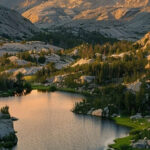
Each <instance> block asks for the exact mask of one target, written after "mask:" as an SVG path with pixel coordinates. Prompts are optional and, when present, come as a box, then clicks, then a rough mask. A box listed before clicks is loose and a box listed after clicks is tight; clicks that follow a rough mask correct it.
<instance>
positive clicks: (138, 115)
mask: <svg viewBox="0 0 150 150" xmlns="http://www.w3.org/2000/svg"><path fill="white" fill-rule="evenodd" d="M141 118H142V115H141V114H140V113H137V114H136V115H134V116H131V117H130V119H131V120H135V119H141Z"/></svg>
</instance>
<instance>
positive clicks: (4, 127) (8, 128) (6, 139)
mask: <svg viewBox="0 0 150 150" xmlns="http://www.w3.org/2000/svg"><path fill="white" fill-rule="evenodd" d="M17 141H18V140H17V137H16V135H15V130H14V127H13V121H12V119H11V117H10V115H9V114H3V113H2V112H0V145H1V146H2V147H7V148H10V147H13V146H14V145H16V144H17Z"/></svg>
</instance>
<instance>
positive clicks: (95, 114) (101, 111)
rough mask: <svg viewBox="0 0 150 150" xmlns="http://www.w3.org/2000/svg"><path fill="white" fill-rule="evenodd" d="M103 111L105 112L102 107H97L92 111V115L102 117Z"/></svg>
mask: <svg viewBox="0 0 150 150" xmlns="http://www.w3.org/2000/svg"><path fill="white" fill-rule="evenodd" d="M102 113H103V110H102V109H97V110H94V111H93V112H92V115H93V116H97V117H102Z"/></svg>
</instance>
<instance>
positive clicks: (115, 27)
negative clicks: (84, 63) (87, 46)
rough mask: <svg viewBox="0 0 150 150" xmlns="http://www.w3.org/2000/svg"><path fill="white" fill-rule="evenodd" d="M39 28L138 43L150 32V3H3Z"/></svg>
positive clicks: (7, 0)
mask: <svg viewBox="0 0 150 150" xmlns="http://www.w3.org/2000/svg"><path fill="white" fill-rule="evenodd" d="M8 3H9V4H10V5H9V7H10V8H13V9H16V10H18V11H19V12H20V13H22V15H23V16H24V17H26V18H28V19H29V20H30V21H31V22H32V23H35V24H36V25H37V26H38V27H40V28H50V29H54V28H57V27H60V26H62V27H71V28H72V29H73V30H77V29H78V28H84V29H86V30H88V31H98V32H100V33H102V34H104V35H108V36H110V37H115V38H118V39H127V40H137V39H139V38H141V37H142V36H143V35H144V34H145V33H146V32H148V31H149V30H150V26H149V24H150V0H61V1H60V0H15V1H13V3H12V0H1V1H0V4H2V5H4V6H7V4H8Z"/></svg>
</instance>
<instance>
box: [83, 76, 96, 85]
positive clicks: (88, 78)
mask: <svg viewBox="0 0 150 150" xmlns="http://www.w3.org/2000/svg"><path fill="white" fill-rule="evenodd" d="M80 80H81V83H91V82H93V81H94V80H95V76H81V77H80Z"/></svg>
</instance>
